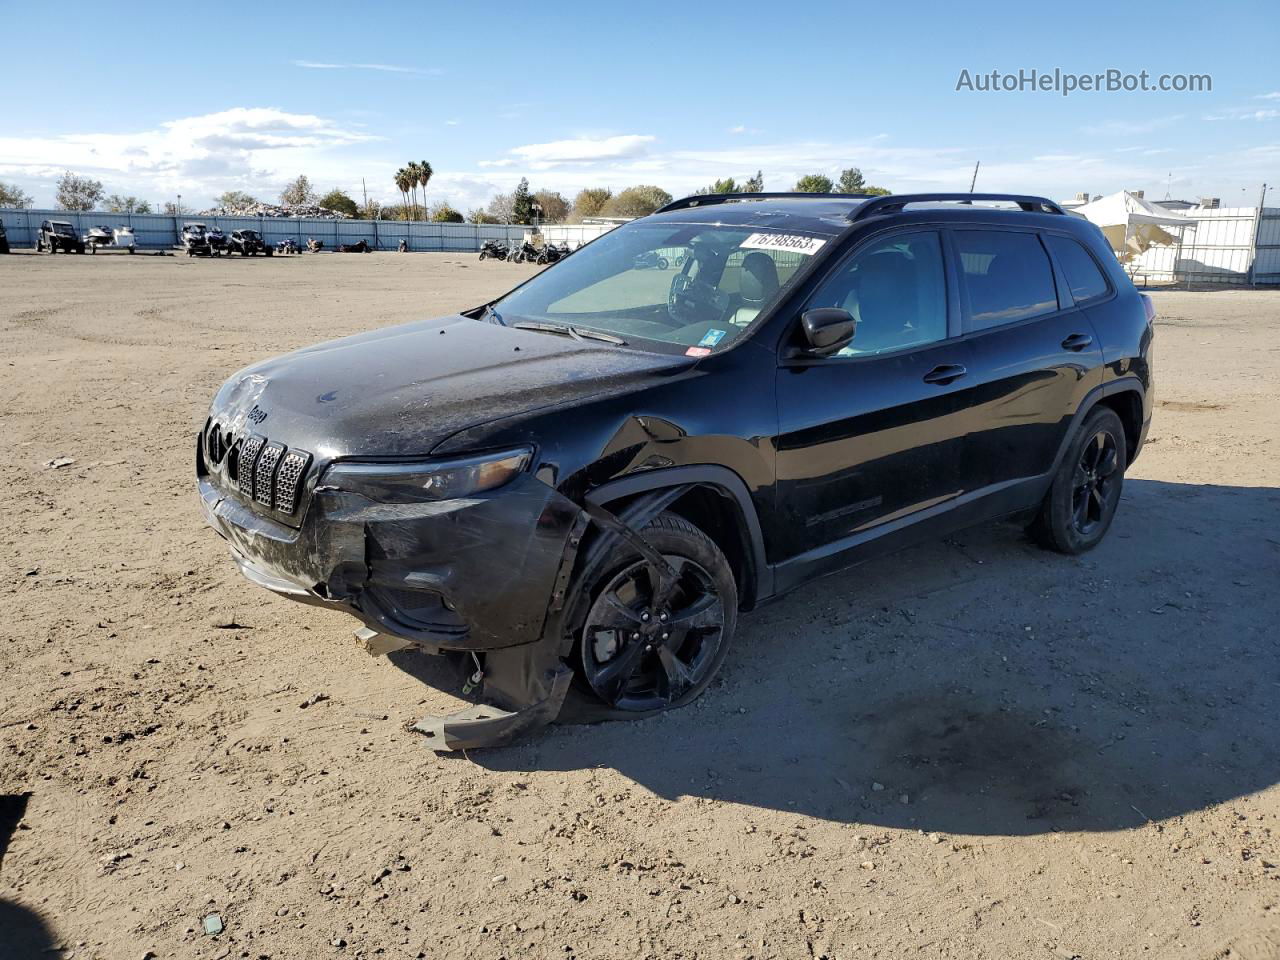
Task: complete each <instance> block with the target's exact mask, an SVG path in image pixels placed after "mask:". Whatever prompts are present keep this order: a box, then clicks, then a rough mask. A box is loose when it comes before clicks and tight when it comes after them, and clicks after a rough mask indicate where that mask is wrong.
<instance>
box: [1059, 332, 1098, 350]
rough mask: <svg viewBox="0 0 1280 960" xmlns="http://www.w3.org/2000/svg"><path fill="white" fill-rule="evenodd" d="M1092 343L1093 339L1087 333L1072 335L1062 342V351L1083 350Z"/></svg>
mask: <svg viewBox="0 0 1280 960" xmlns="http://www.w3.org/2000/svg"><path fill="white" fill-rule="evenodd" d="M1092 343H1093V337H1091V336H1089V335H1088V334H1087V333H1073V334H1072V335H1071V336H1069V337H1067V339H1065V340H1063V341H1062V349H1063V350H1083V349H1084V348H1085V347H1087V346H1089V345H1091V344H1092Z"/></svg>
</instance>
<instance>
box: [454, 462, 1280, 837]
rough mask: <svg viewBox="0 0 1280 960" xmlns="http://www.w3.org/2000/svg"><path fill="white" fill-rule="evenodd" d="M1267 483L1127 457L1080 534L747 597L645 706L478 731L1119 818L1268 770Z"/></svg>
mask: <svg viewBox="0 0 1280 960" xmlns="http://www.w3.org/2000/svg"><path fill="white" fill-rule="evenodd" d="M1277 508H1280V489H1273V488H1243V487H1224V486H1207V485H1206V486H1201V485H1193V484H1178V483H1165V482H1158V481H1150V480H1140V479H1133V478H1130V479H1129V480H1127V481H1126V486H1125V495H1124V502H1123V503H1122V505H1121V510H1120V514H1119V516H1118V518H1117V520H1116V524H1115V526H1114V527H1113V529H1112V531H1111V533H1110V535H1109V537H1108V538H1107V540H1106V541H1105V542H1104V543H1103V544H1102V545H1101V546H1100V547H1099V548H1097V549H1096V550H1095V551H1093V552H1092V553H1090V554H1087V555H1085V556H1083V557H1065V556H1061V555H1058V554H1054V553H1049V552H1046V551H1043V550H1040V549H1039V548H1038V547H1036V546H1034V545H1033V544H1031V543H1030V542H1028V541H1027V539H1026V538H1025V536H1024V535H1023V533H1022V531H1021V530H1018V529H1016V528H1013V527H1011V526H1008V525H999V526H992V527H989V528H982V529H977V530H974V531H970V532H966V533H964V534H962V535H960V536H957V537H955V538H952V539H950V540H948V541H945V542H940V543H935V544H930V545H925V546H921V547H918V548H915V549H913V550H910V551H907V552H905V553H902V554H899V555H897V556H895V557H891V558H887V559H884V560H880V561H877V562H876V563H874V564H869V565H867V566H864V567H859V568H855V569H854V570H852V571H847V572H845V573H843V574H838V575H836V576H833V577H830V578H827V579H825V580H822V581H820V582H816V583H813V584H810V585H807V586H806V587H804V588H803V589H801V590H800V591H798V592H797V593H795V594H792V595H791V596H789V597H787V598H785V599H783V600H781V601H779V602H778V603H775V604H773V605H771V606H769V607H766V608H765V609H763V610H761V611H759V612H757V613H755V614H753V615H749V616H747V617H745V618H744V619H743V621H742V623H741V627H740V630H739V636H738V639H737V641H736V649H735V650H734V651H733V653H732V654H731V656H730V658H729V662H728V664H727V665H726V672H725V676H724V677H723V679H722V680H721V681H719V682H718V683H717V684H716V685H715V686H713V687H712V688H711V689H710V690H708V691H707V693H706V694H705V695H704V696H703V697H702V698H701V700H700V701H698V702H697V703H695V704H694V705H692V706H690V707H688V708H686V709H684V710H679V711H673V712H671V713H668V714H665V715H662V716H659V717H656V718H653V719H649V720H643V721H635V722H615V723H603V724H597V725H594V726H589V727H588V726H564V725H561V726H559V727H556V728H553V729H552V730H551V731H549V732H547V733H546V734H544V735H542V736H541V737H537V738H535V739H534V740H533V741H531V742H530V743H528V744H524V745H516V746H513V747H508V748H503V749H495V750H488V751H475V752H472V753H471V754H470V757H469V759H470V761H471V762H474V763H477V764H479V765H481V766H483V767H486V768H489V769H494V770H505V771H512V770H520V771H532V770H539V771H547V770H553V771H554V770H576V769H585V768H591V767H601V766H604V767H613V768H616V769H617V770H618V771H620V772H621V773H623V774H625V775H626V776H627V777H629V778H631V779H632V780H634V781H635V782H636V783H637V784H639V785H641V786H642V787H644V788H646V789H648V790H651V791H653V792H654V793H655V794H658V795H661V796H663V797H666V798H672V799H674V798H678V797H681V796H699V797H714V798H716V799H718V800H722V801H728V802H732V803H738V804H743V805H745V806H749V807H761V808H771V809H776V810H783V811H791V812H796V813H804V814H808V815H811V816H816V817H822V818H827V819H832V820H839V821H849V822H854V821H856V822H860V823H866V824H879V825H884V826H892V827H909V828H918V829H922V830H926V831H935V830H936V831H943V832H951V833H968V834H986V835H1017V834H1034V833H1040V832H1045V831H1051V830H1120V829H1126V828H1131V827H1135V826H1140V825H1142V824H1144V823H1145V822H1146V821H1147V820H1148V819H1150V820H1156V821H1158V820H1162V819H1164V818H1168V817H1172V816H1176V815H1179V814H1184V813H1187V812H1189V811H1193V810H1197V809H1201V808H1204V807H1206V806H1208V805H1211V804H1215V803H1221V802H1223V801H1228V800H1231V799H1233V798H1236V797H1240V796H1243V795H1246V794H1249V793H1252V792H1254V791H1257V790H1261V789H1264V788H1266V787H1269V786H1271V785H1272V784H1274V783H1276V782H1277V780H1280V727H1278V726H1277V725H1276V724H1274V723H1272V722H1271V719H1270V718H1273V717H1275V716H1276V713H1277V708H1280V634H1277V632H1276V631H1275V629H1274V625H1275V623H1277V622H1280V596H1277V591H1275V590H1274V589H1273V587H1274V584H1275V583H1277V582H1280V539H1277V537H1276V535H1275V534H1274V519H1275V517H1276V516H1277V514H1278V512H1280V511H1278V510H1277Z"/></svg>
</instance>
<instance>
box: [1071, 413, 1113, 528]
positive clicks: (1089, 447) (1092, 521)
mask: <svg viewBox="0 0 1280 960" xmlns="http://www.w3.org/2000/svg"><path fill="white" fill-rule="evenodd" d="M1119 460H1120V454H1119V451H1118V444H1117V442H1116V438H1115V436H1114V435H1113V434H1112V433H1111V432H1110V431H1109V430H1099V431H1098V432H1097V433H1095V434H1094V435H1093V436H1092V437H1091V438H1090V439H1089V441H1088V442H1087V443H1085V445H1084V448H1083V449H1082V450H1081V451H1080V459H1079V461H1078V462H1077V463H1076V470H1075V474H1074V475H1073V477H1072V479H1073V483H1074V489H1073V491H1072V495H1071V518H1072V522H1073V523H1074V524H1075V528H1076V532H1078V533H1079V534H1080V535H1081V536H1084V537H1087V536H1089V535H1091V534H1092V533H1093V532H1094V530H1096V529H1097V528H1098V526H1099V525H1100V524H1102V523H1104V522H1106V520H1107V519H1108V518H1109V517H1110V514H1111V511H1112V510H1113V509H1114V503H1113V499H1114V498H1113V497H1112V493H1113V492H1115V491H1116V490H1117V489H1118V486H1119V480H1120V478H1119V476H1117V474H1116V467H1117V466H1118V465H1119Z"/></svg>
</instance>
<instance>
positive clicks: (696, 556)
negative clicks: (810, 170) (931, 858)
mask: <svg viewBox="0 0 1280 960" xmlns="http://www.w3.org/2000/svg"><path fill="white" fill-rule="evenodd" d="M1001 202H1003V203H1005V204H1006V205H1007V206H1008V207H1009V208H1008V209H997V208H996V206H993V204H998V203H1001ZM673 247H674V248H684V249H687V251H688V252H687V255H686V258H685V262H684V265H683V267H682V268H681V269H680V271H679V272H676V273H674V274H673V275H671V276H669V277H668V276H667V275H664V274H661V273H659V272H657V271H654V270H652V269H638V268H637V266H636V264H637V258H639V257H642V256H643V255H644V254H646V253H648V252H650V251H654V250H665V249H670V248H673ZM1153 317H1154V310H1153V308H1152V304H1151V301H1150V299H1149V298H1147V297H1146V296H1144V295H1142V294H1139V293H1138V291H1136V290H1135V289H1134V287H1133V284H1132V283H1131V282H1130V281H1129V278H1128V277H1127V276H1126V275H1125V273H1124V271H1123V270H1122V269H1121V268H1120V266H1119V264H1118V263H1117V262H1116V259H1115V257H1114V256H1113V255H1112V254H1111V251H1110V247H1109V245H1108V244H1107V241H1106V240H1105V239H1104V237H1103V235H1102V233H1101V232H1100V231H1099V230H1098V228H1097V227H1095V226H1093V225H1092V224H1090V223H1088V222H1087V221H1085V220H1082V219H1079V218H1076V217H1071V216H1068V215H1066V214H1065V213H1064V212H1063V210H1062V209H1061V208H1060V207H1059V206H1058V205H1057V204H1055V203H1053V202H1052V201H1050V200H1046V199H1043V198H1039V197H1024V196H1011V195H971V194H917V195H905V196H886V197H875V198H870V197H856V196H848V195H806V196H796V195H777V194H757V195H732V196H701V197H690V198H687V199H685V200H680V201H676V202H673V203H671V204H668V205H667V206H666V207H664V208H663V209H662V210H659V211H658V212H657V213H656V214H654V215H652V216H649V217H645V218H643V219H640V220H636V221H634V222H632V223H628V224H625V225H623V226H620V227H618V228H617V229H615V230H612V231H610V232H609V233H606V234H604V235H603V236H601V237H600V238H599V239H597V240H594V241H593V242H592V243H590V244H588V245H587V246H585V247H583V248H582V249H581V250H578V251H576V252H575V253H574V254H573V256H571V257H569V258H567V259H565V260H563V261H561V262H560V263H557V264H554V265H552V266H550V267H548V268H547V269H546V270H544V271H542V272H541V273H539V274H538V275H536V276H534V277H533V278H531V279H529V280H527V281H525V282H524V283H523V284H521V285H520V286H518V287H516V288H515V289H514V290H513V291H511V292H510V293H508V294H506V295H505V296H502V297H499V298H498V299H496V300H494V301H492V302H490V303H487V304H484V305H482V306H479V307H476V308H475V309H472V310H469V311H467V312H465V313H463V314H458V315H452V316H447V317H444V318H442V319H439V320H430V321H419V322H414V323H409V324H405V325H401V326H395V327H390V328H388V329H384V330H375V331H371V332H368V333H364V334H360V335H357V336H353V337H348V338H346V339H343V340H336V341H333V342H331V343H328V344H325V345H323V346H321V347H310V348H306V349H303V350H300V351H297V352H295V353H291V354H286V355H285V356H282V357H278V358H276V359H273V360H268V361H265V362H262V363H259V364H257V365H255V366H251V367H249V368H247V369H246V370H244V371H241V372H240V373H238V374H236V375H235V376H233V377H232V378H231V379H230V380H228V381H227V382H226V383H225V384H224V385H223V387H222V388H221V389H220V390H219V391H218V393H217V395H216V396H215V397H214V399H213V403H212V405H211V407H210V409H209V416H208V420H207V422H206V423H205V426H204V428H203V430H202V431H201V433H200V435H199V436H198V437H197V438H196V471H197V474H198V485H199V490H200V495H201V498H202V502H203V508H204V513H205V516H206V518H207V520H208V522H209V523H210V524H211V525H212V526H213V527H214V528H215V530H217V532H218V533H220V534H221V535H222V536H223V537H225V538H226V539H227V540H228V541H229V543H230V546H231V552H232V555H233V557H234V558H235V561H236V563H237V564H238V565H239V567H240V569H241V571H242V572H243V573H244V574H245V576H247V577H248V578H249V579H250V580H251V581H253V582H254V583H256V584H258V585H260V586H263V587H266V588H268V589H270V590H273V591H275V592H277V593H280V594H282V595H284V596H288V597H292V598H294V599H297V600H301V601H303V602H306V603H312V604H317V605H320V606H324V607H329V608H332V609H339V610H344V611H346V612H347V613H349V614H351V615H352V616H354V617H355V618H356V619H357V620H359V621H360V622H361V623H362V624H363V628H362V634H361V635H362V636H363V637H364V638H365V640H366V642H367V643H368V645H369V647H370V649H371V651H378V650H382V651H385V650H387V649H394V648H396V647H397V646H400V647H405V646H412V647H418V648H421V649H423V650H427V651H431V652H437V653H438V652H444V653H446V654H448V655H450V656H452V657H456V658H458V659H460V660H462V661H463V662H464V663H466V664H467V667H466V670H467V673H469V674H470V675H471V678H472V681H473V682H475V683H479V684H480V688H481V692H482V694H483V699H484V703H483V704H482V705H481V706H479V707H475V708H472V709H470V710H468V711H463V712H462V713H459V714H455V715H453V716H450V717H445V718H440V717H435V718H426V719H424V720H422V721H421V722H419V723H418V724H417V725H416V729H417V730H419V731H421V732H423V733H425V734H426V735H428V736H429V737H431V738H432V743H433V744H435V745H436V746H438V747H439V748H440V749H458V748H464V747H470V746H479V745H486V744H493V743H498V742H504V741H506V740H509V739H511V738H512V737H514V736H516V735H518V734H519V733H521V732H523V731H526V730H528V729H530V728H532V727H535V726H537V725H539V724H542V723H545V722H547V721H548V720H549V719H551V718H554V717H555V716H556V714H557V713H558V711H559V710H560V707H561V704H562V703H563V702H564V699H565V697H566V695H567V691H568V690H569V688H570V685H571V684H572V685H575V686H576V687H577V688H578V689H579V690H580V691H581V692H582V693H583V694H584V695H586V696H590V697H594V698H595V699H596V700H597V701H598V704H599V707H598V713H597V715H598V716H626V715H645V714H649V713H653V712H655V711H660V710H665V709H668V708H671V707H678V706H681V705H683V704H686V703H688V702H689V701H691V700H693V699H694V698H695V697H697V696H698V695H699V694H700V693H702V692H703V690H705V689H706V688H707V686H708V684H710V683H711V681H712V679H713V678H714V677H715V676H716V673H717V671H718V670H719V669H720V666H721V664H722V663H723V662H724V660H725V657H726V656H727V655H728V653H729V649H730V645H731V641H732V638H733V635H734V631H735V628H736V626H737V622H738V617H739V615H740V614H741V613H744V612H746V611H749V610H751V609H753V608H755V607H757V606H759V605H760V604H761V603H763V602H764V601H766V600H768V599H770V598H772V597H776V596H778V595H780V594H783V593H786V592H787V591H788V590H791V589H792V588H793V587H796V586H798V585H801V584H809V583H812V582H813V581H815V580H816V579H818V578H819V577H822V576H824V575H826V574H830V573H833V572H835V571H838V570H841V569H844V568H846V567H848V566H850V565H851V564H854V563H857V562H859V561H863V560H867V559H870V558H872V557H875V556H877V555H879V554H882V553H884V552H886V551H889V550H894V549H898V548H900V547H904V546H906V545H908V544H911V543H914V542H917V541H919V540H922V539H928V538H936V537H941V536H945V535H948V534H950V533H952V532H954V531H957V530H959V529H961V528H964V527H968V526H971V525H973V524H977V523H985V522H988V521H993V520H996V519H999V518H1008V519H1013V520H1015V521H1017V522H1019V523H1023V524H1026V525H1027V528H1028V530H1029V531H1030V532H1031V534H1032V535H1033V536H1034V537H1035V539H1036V540H1037V541H1038V542H1039V543H1041V544H1043V545H1044V546H1046V547H1048V548H1050V549H1053V550H1056V551H1060V552H1062V553H1068V554H1075V553H1081V552H1083V551H1086V550H1089V549H1090V548H1092V547H1094V546H1096V545H1097V544H1098V543H1099V542H1100V541H1101V540H1102V538H1103V537H1104V536H1105V534H1106V533H1107V530H1108V528H1109V527H1110V525H1111V522H1112V519H1113V517H1114V516H1115V513H1116V509H1117V506H1118V504H1119V503H1120V495H1121V489H1122V484H1123V481H1124V474H1125V471H1126V469H1127V467H1128V466H1129V464H1131V463H1132V462H1133V461H1134V458H1135V457H1137V456H1138V454H1139V452H1140V450H1141V449H1142V445H1143V440H1144V438H1145V437H1146V434H1147V429H1148V426H1149V424H1150V418H1151V409H1152V367H1151V342H1152V331H1153V326H1152V322H1153ZM1062 569H1063V570H1064V575H1073V574H1069V573H1066V571H1068V570H1069V569H1070V568H1065V567H1064V568H1062ZM825 583H826V585H827V589H828V590H842V589H856V578H855V579H854V580H853V581H852V584H851V583H850V580H849V579H848V578H846V579H843V580H840V579H831V580H827V581H825ZM1035 600H1036V597H1035V596H1034V595H1031V594H1029V595H1028V603H1030V604H1033V603H1034V602H1035ZM856 696H857V695H856V693H854V692H853V691H850V693H849V697H850V698H851V699H856ZM689 735H694V732H693V731H690V734H689Z"/></svg>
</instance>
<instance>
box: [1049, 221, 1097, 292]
mask: <svg viewBox="0 0 1280 960" xmlns="http://www.w3.org/2000/svg"><path fill="white" fill-rule="evenodd" d="M1044 242H1045V244H1046V245H1048V247H1049V249H1050V250H1052V251H1053V255H1054V257H1055V258H1057V261H1058V266H1060V267H1061V268H1062V273H1063V275H1064V276H1065V277H1066V278H1067V286H1068V287H1069V288H1070V290H1071V296H1072V298H1073V299H1074V300H1075V302H1076V303H1087V302H1088V301H1090V300H1097V299H1098V298H1099V297H1105V296H1106V295H1107V292H1108V291H1109V289H1110V288H1109V287H1108V286H1107V279H1106V277H1104V276H1103V275H1102V271H1101V270H1099V269H1098V264H1097V262H1096V261H1095V260H1094V259H1093V257H1091V256H1090V255H1089V251H1088V250H1086V249H1085V248H1084V247H1082V246H1081V245H1080V244H1079V243H1078V242H1077V241H1075V240H1072V239H1071V238H1070V237H1055V236H1045V238H1044Z"/></svg>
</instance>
